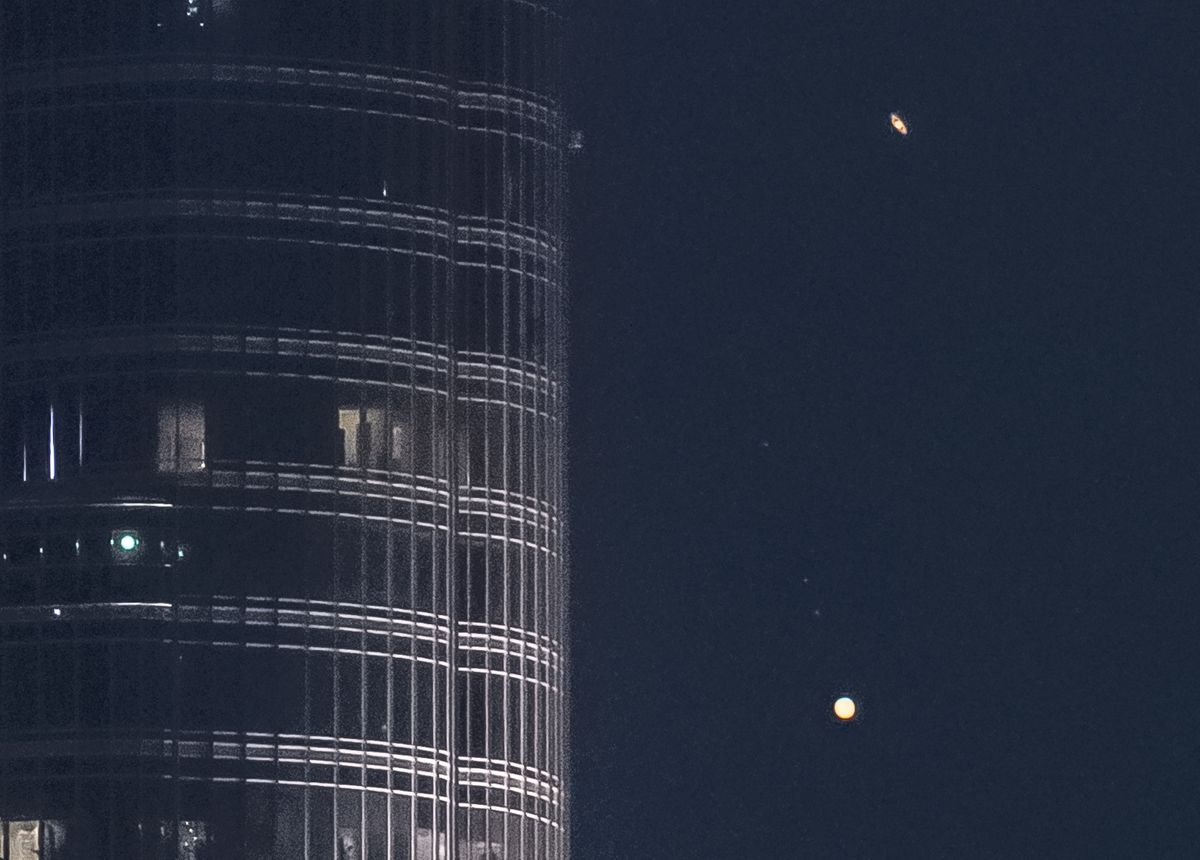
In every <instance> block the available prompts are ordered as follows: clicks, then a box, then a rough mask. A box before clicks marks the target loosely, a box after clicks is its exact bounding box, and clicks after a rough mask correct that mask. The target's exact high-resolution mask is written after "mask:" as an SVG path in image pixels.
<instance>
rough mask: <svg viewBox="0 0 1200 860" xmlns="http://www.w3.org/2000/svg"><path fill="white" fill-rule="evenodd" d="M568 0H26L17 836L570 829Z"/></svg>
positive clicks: (3, 88) (465, 842) (264, 844)
mask: <svg viewBox="0 0 1200 860" xmlns="http://www.w3.org/2000/svg"><path fill="white" fill-rule="evenodd" d="M559 2H560V0H549V2H525V0H387V2H384V0H352V2H345V0H303V2H295V0H292V1H291V2H283V0H100V2H84V0H58V2H53V3H51V2H44V0H0V98H2V99H3V108H2V113H0V116H2V119H3V122H2V123H0V556H2V557H0V860H33V858H43V860H45V858H50V860H57V858H88V860H95V858H111V860H128V859H129V858H155V860H161V858H188V860H193V858H222V860H225V858H247V860H249V858H279V860H284V858H286V860H295V858H306V859H307V860H327V858H328V860H350V858H353V860H381V858H389V860H390V858H403V860H440V858H463V860H480V858H508V860H516V858H522V860H523V858H535V860H536V858H545V860H557V858H565V857H566V856H567V840H566V832H565V830H566V798H565V794H564V790H565V784H564V780H565V771H566V768H565V759H564V754H565V725H564V699H565V683H566V666H565V662H564V661H565V650H564V649H565V629H564V625H565V617H566V612H565V597H566V570H565V561H564V556H565V553H564V548H565V526H566V523H565V495H564V468H563V456H564V444H563V434H564V421H565V403H564V397H565V378H564V324H563V285H564V279H563V259H564V248H563V242H564V236H563V217H564V210H563V206H564V179H563V176H564V172H563V152H564V138H563V134H564V132H563V124H562V116H561V102H560V92H559V62H560V30H561V26H562V21H561V9H560V8H559Z"/></svg>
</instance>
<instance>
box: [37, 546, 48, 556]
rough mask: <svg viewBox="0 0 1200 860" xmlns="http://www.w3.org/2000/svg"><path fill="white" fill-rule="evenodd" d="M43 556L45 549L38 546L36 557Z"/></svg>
mask: <svg viewBox="0 0 1200 860" xmlns="http://www.w3.org/2000/svg"><path fill="white" fill-rule="evenodd" d="M45 554H46V548H45V547H44V546H39V547H38V555H45Z"/></svg>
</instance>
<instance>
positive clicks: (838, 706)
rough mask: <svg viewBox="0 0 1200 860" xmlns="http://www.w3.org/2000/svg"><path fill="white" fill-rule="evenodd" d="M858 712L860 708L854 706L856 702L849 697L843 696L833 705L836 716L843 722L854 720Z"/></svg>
mask: <svg viewBox="0 0 1200 860" xmlns="http://www.w3.org/2000/svg"><path fill="white" fill-rule="evenodd" d="M857 711H858V706H857V705H855V704H854V700H853V699H851V698H850V697H849V696H842V697H841V698H839V699H838V700H837V701H836V702H834V703H833V714H834V716H836V717H837V718H838V719H839V720H842V721H843V722H846V721H848V720H852V719H854V714H855V712H857Z"/></svg>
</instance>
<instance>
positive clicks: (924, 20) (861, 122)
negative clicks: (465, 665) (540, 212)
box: [567, 0, 1200, 860]
mask: <svg viewBox="0 0 1200 860" xmlns="http://www.w3.org/2000/svg"><path fill="white" fill-rule="evenodd" d="M573 6H574V9H573V12H572V17H573V22H574V23H573V39H574V43H573V45H572V47H571V49H570V50H569V52H568V56H567V62H568V66H569V67H570V70H571V73H572V75H573V83H572V90H571V92H572V95H571V100H572V104H571V113H572V116H571V120H570V122H571V124H572V127H575V128H579V129H581V130H582V131H583V132H584V134H585V138H586V148H585V150H584V151H583V152H582V153H580V154H578V155H576V156H575V157H574V159H573V161H572V173H571V207H572V236H573V246H572V260H571V271H572V276H571V277H572V280H571V305H570V314H571V329H572V341H571V362H572V364H571V373H572V377H571V383H572V387H571V397H572V398H573V400H572V404H571V422H572V425H571V473H570V474H571V500H572V502H571V504H572V508H571V517H572V543H573V558H572V577H573V583H572V589H573V594H572V600H573V604H572V625H573V636H574V638H573V643H572V659H573V661H574V662H573V666H572V671H573V701H572V715H573V716H572V720H573V724H572V731H573V738H572V744H573V751H572V752H573V768H574V770H573V804H574V809H573V836H574V846H575V848H574V850H575V857H577V858H579V860H591V858H618V860H624V859H625V858H668V857H671V858H673V857H687V858H727V857H728V858H740V857H771V858H791V857H817V858H824V857H838V856H840V857H863V858H873V857H923V858H935V857H955V858H965V857H971V858H976V857H1008V858H1015V857H1155V858H1162V857H1171V858H1174V857H1180V858H1183V857H1195V856H1198V855H1197V854H1196V852H1197V851H1200V848H1198V847H1197V846H1200V812H1197V808H1198V807H1197V802H1198V799H1200V784H1198V781H1200V719H1198V717H1197V711H1198V709H1200V692H1198V683H1197V680H1196V675H1197V673H1200V659H1198V658H1200V646H1198V642H1200V632H1198V631H1200V624H1198V623H1197V612H1196V610H1197V606H1198V604H1200V601H1198V600H1197V597H1198V595H1200V588H1198V587H1197V585H1196V581H1197V573H1198V565H1200V562H1198V559H1200V552H1197V542H1196V540H1195V537H1194V532H1195V531H1196V530H1197V528H1198V524H1200V516H1198V514H1200V503H1198V499H1200V489H1198V487H1200V478H1198V475H1200V455H1198V444H1200V422H1198V421H1197V414H1198V413H1200V410H1197V407H1196V401H1197V398H1198V397H1200V379H1198V376H1200V372H1198V370H1200V360H1198V356H1200V350H1198V349H1197V343H1198V342H1200V338H1198V336H1197V320H1198V319H1200V316H1198V315H1197V302H1196V298H1195V296H1196V291H1197V288H1198V286H1200V277H1198V272H1200V265H1198V260H1200V257H1198V253H1197V252H1198V243H1197V235H1198V232H1200V218H1198V217H1197V213H1198V212H1200V193H1198V192H1197V188H1198V186H1200V183H1198V182H1197V169H1198V167H1197V165H1198V163H1200V123H1198V121H1197V117H1198V116H1200V102H1198V100H1197V96H1196V90H1195V89H1193V88H1189V85H1188V82H1189V81H1191V80H1192V79H1193V78H1195V79H1196V80H1200V75H1197V70H1198V67H1200V63H1198V62H1197V61H1196V58H1195V56H1194V54H1195V53H1196V52H1197V51H1200V36H1198V34H1200V27H1197V16H1198V15H1200V12H1198V11H1197V10H1196V9H1195V7H1194V4H1190V3H1182V2H1181V3H1173V4H1170V8H1169V10H1168V6H1167V4H1147V3H1123V4H1116V3H1111V2H1099V3H1059V4H1047V3H1019V2H1018V3H990V4H986V5H984V4H978V5H973V4H962V3H934V2H921V3H886V4H885V3H866V2H852V3H845V2H836V3H835V2H822V3H807V2H803V3H797V2H762V3H730V2H728V0H721V2H715V0H691V2H687V3H684V2H667V0H657V2H655V0H637V2H629V3H613V2H609V0H576V2H575V3H574V4H573ZM1047 6H1057V7H1059V9H1058V11H1047V9H1046V7H1047ZM1171 10H1173V11H1171ZM892 111H898V112H899V113H900V114H902V115H903V116H904V117H905V119H906V120H907V122H908V124H909V126H910V129H911V133H910V134H909V135H908V136H907V137H901V136H900V135H899V134H897V133H896V132H895V131H893V130H892V128H891V127H890V125H889V122H888V117H889V114H890V113H891V112H892ZM840 693H850V694H851V695H853V696H854V697H855V698H856V699H857V700H858V701H859V703H860V707H861V713H860V718H859V719H858V720H857V721H855V722H854V723H851V724H838V723H837V722H836V721H834V720H833V719H832V717H831V711H830V708H831V704H832V702H833V700H834V698H836V696H837V695H838V694H840Z"/></svg>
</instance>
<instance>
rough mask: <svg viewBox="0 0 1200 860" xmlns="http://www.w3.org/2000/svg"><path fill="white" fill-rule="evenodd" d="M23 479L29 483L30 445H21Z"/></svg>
mask: <svg viewBox="0 0 1200 860" xmlns="http://www.w3.org/2000/svg"><path fill="white" fill-rule="evenodd" d="M21 481H22V482H23V483H26V484H28V483H29V446H27V445H22V446H21Z"/></svg>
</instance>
